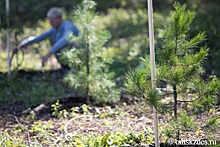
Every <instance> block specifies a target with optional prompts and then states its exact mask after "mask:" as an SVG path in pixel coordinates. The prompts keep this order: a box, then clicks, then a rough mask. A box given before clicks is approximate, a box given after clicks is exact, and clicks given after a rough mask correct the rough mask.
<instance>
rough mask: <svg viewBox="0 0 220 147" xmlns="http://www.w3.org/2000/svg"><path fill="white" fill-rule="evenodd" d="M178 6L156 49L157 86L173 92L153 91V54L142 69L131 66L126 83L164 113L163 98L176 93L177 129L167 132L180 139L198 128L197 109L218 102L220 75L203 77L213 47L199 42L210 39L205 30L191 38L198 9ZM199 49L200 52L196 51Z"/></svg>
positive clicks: (130, 88) (143, 60)
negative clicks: (195, 118)
mask: <svg viewBox="0 0 220 147" xmlns="http://www.w3.org/2000/svg"><path fill="white" fill-rule="evenodd" d="M174 8H175V12H174V13H173V14H172V18H173V21H172V23H171V24H170V25H169V26H167V27H164V28H163V29H159V36H160V39H161V40H162V45H160V46H161V47H160V48H158V49H157V51H156V56H157V65H156V77H157V81H156V82H157V87H158V88H159V89H160V87H159V86H160V83H161V81H163V82H165V83H166V85H167V86H169V87H172V91H167V92H165V93H163V92H160V91H159V89H158V91H157V90H151V81H150V76H151V75H150V71H151V70H150V60H149V56H146V57H145V58H141V59H140V63H141V64H140V66H139V67H138V68H136V69H130V71H129V72H128V74H127V75H126V82H125V84H124V86H125V90H126V91H127V92H129V93H131V94H133V95H136V96H138V97H139V98H142V99H144V100H145V101H146V103H147V104H149V105H150V106H154V107H155V108H156V109H157V110H158V111H159V112H162V113H166V111H165V110H166V107H167V106H166V105H165V104H163V103H162V102H161V100H162V99H163V98H166V96H167V95H170V94H172V95H173V102H174V105H173V110H174V117H175V118H174V119H173V121H174V123H172V124H173V126H174V127H173V128H175V129H172V130H166V131H165V132H166V134H167V135H169V136H170V135H171V134H172V135H173V134H175V137H176V138H177V139H179V135H180V130H182V131H183V130H185V131H189V130H194V129H195V128H194V127H195V126H196V125H195V123H194V121H195V120H194V119H193V116H194V115H195V112H196V113H202V112H205V111H209V109H210V108H213V107H214V106H215V105H216V104H217V102H218V100H219V88H220V81H219V80H218V79H216V78H215V79H213V80H211V81H204V80H203V79H202V78H201V75H202V74H203V73H204V68H203V63H204V62H205V59H206V57H207V55H208V52H209V48H208V47H206V46H202V47H199V44H200V43H201V42H202V41H204V40H206V35H205V33H204V32H199V33H198V34H197V35H196V36H195V37H192V38H189V35H188V33H189V31H190V24H191V22H192V21H193V19H194V17H195V12H194V11H190V10H186V5H182V6H181V5H180V4H179V3H175V4H174ZM198 48H199V49H198ZM196 49H198V50H199V51H198V52H196V51H195V50H196ZM189 95H190V97H189ZM180 103H182V104H185V109H186V110H187V111H184V110H183V111H182V110H181V109H183V108H178V107H177V106H178V104H180ZM178 109H179V112H178V111H177V110H178ZM178 114H180V116H178ZM213 122H215V121H213ZM174 132H175V133H174Z"/></svg>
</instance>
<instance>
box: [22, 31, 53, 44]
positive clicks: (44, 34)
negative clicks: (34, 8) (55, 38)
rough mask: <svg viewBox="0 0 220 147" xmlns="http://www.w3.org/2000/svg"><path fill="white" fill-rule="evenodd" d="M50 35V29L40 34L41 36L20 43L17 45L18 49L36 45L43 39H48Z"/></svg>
mask: <svg viewBox="0 0 220 147" xmlns="http://www.w3.org/2000/svg"><path fill="white" fill-rule="evenodd" d="M51 33H52V29H50V30H48V31H46V32H44V33H42V34H41V35H39V36H36V37H30V38H29V39H27V40H24V41H22V42H21V43H20V44H19V47H25V46H28V45H31V44H33V43H37V42H40V41H42V40H44V39H46V38H47V37H49V36H50V35H51Z"/></svg>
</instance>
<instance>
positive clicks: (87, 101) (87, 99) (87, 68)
mask: <svg viewBox="0 0 220 147" xmlns="http://www.w3.org/2000/svg"><path fill="white" fill-rule="evenodd" d="M88 41H89V36H88V33H87V45H86V48H87V52H86V54H87V55H86V56H87V63H86V70H87V79H89V74H90V67H89V60H90V59H89V58H90V57H89V43H88ZM86 103H87V104H89V103H90V97H89V80H87V85H86Z"/></svg>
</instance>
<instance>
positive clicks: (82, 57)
mask: <svg viewBox="0 0 220 147" xmlns="http://www.w3.org/2000/svg"><path fill="white" fill-rule="evenodd" d="M95 8H96V3H95V2H94V1H91V0H84V1H83V2H82V4H81V5H80V6H78V7H77V9H76V10H75V11H74V17H73V19H74V20H75V21H74V22H75V23H76V24H77V26H79V28H80V30H81V31H82V35H81V36H79V37H75V36H72V37H71V39H73V40H74V41H75V42H77V43H78V48H73V49H72V50H70V51H67V52H64V58H66V59H67V61H68V62H69V63H72V66H73V67H74V68H75V70H76V71H75V73H69V74H68V75H67V76H66V78H65V81H66V82H68V83H69V84H70V85H71V86H72V87H73V88H74V89H75V90H76V91H77V92H79V93H81V94H83V95H85V96H86V97H87V103H89V101H90V98H91V99H92V100H93V101H95V102H98V103H107V102H110V103H111V102H116V101H118V100H119V91H118V90H117V89H116V85H115V83H114V82H113V79H112V78H113V75H114V73H113V72H110V71H109V65H110V64H111V63H112V62H113V60H112V59H111V58H110V57H108V56H105V55H104V53H105V51H106V50H107V48H105V47H104V45H105V43H107V41H108V40H109V39H110V37H111V34H110V32H109V31H107V30H104V29H102V28H101V27H99V26H98V24H97V19H98V18H99V17H98V15H97V14H96V13H95Z"/></svg>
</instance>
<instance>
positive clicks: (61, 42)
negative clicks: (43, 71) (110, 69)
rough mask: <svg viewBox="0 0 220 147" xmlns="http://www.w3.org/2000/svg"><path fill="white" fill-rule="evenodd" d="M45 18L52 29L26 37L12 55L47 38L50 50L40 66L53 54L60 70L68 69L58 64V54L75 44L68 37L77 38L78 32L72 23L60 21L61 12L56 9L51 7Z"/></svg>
mask: <svg viewBox="0 0 220 147" xmlns="http://www.w3.org/2000/svg"><path fill="white" fill-rule="evenodd" d="M47 18H48V19H49V21H50V24H51V26H52V27H51V28H50V29H49V30H47V31H45V32H44V33H42V34H41V35H39V36H31V37H28V38H27V39H25V40H24V41H22V42H21V43H20V44H19V45H18V46H17V47H16V49H14V51H13V53H17V51H18V50H19V49H20V48H21V47H25V46H28V45H31V44H33V43H38V42H40V41H42V40H44V39H47V38H48V39H49V40H50V44H51V48H50V50H49V51H48V52H47V54H46V55H45V56H44V57H43V58H42V66H44V65H45V63H46V62H47V60H48V59H49V58H50V57H51V55H52V54H54V55H55V57H56V59H57V61H58V62H59V63H60V65H61V68H60V70H63V69H66V68H69V67H68V66H67V65H64V64H62V63H61V62H60V52H61V50H62V49H63V48H65V47H68V46H74V44H75V42H70V41H69V40H68V37H69V36H70V35H75V36H78V35H80V31H79V29H78V28H77V27H76V26H75V24H74V23H73V22H71V21H68V20H63V19H62V10H61V9H60V8H58V7H52V8H51V9H50V10H49V11H48V12H47Z"/></svg>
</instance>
